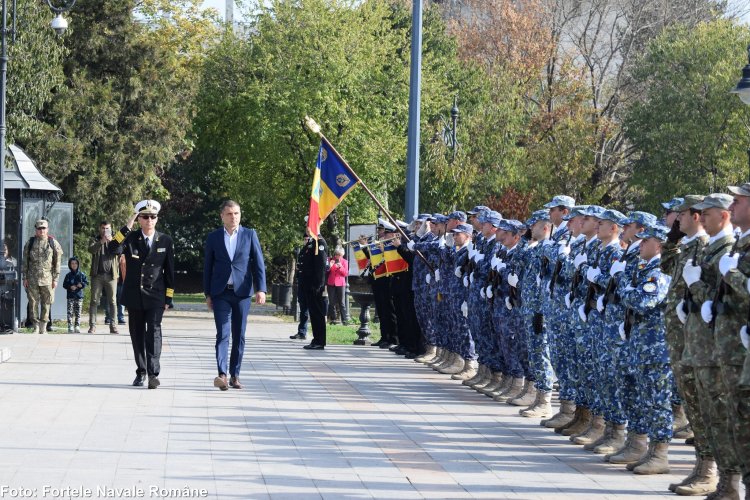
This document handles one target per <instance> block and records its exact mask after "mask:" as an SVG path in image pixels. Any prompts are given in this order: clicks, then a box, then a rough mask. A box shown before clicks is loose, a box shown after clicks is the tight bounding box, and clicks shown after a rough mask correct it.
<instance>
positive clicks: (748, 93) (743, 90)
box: [730, 46, 750, 106]
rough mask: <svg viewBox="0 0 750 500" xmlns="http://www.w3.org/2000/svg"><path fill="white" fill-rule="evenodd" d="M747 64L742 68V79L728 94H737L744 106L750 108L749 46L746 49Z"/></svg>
mask: <svg viewBox="0 0 750 500" xmlns="http://www.w3.org/2000/svg"><path fill="white" fill-rule="evenodd" d="M747 52H748V64H747V65H746V66H745V67H744V68H742V78H741V79H740V81H739V82H737V86H736V87H735V88H733V89H732V90H730V93H732V94H737V95H738V96H739V98H740V99H741V100H742V102H744V103H745V104H747V105H749V106H750V46H748V47H747Z"/></svg>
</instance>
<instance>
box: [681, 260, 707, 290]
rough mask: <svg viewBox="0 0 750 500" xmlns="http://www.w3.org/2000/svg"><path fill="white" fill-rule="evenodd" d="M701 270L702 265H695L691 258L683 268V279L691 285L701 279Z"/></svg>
mask: <svg viewBox="0 0 750 500" xmlns="http://www.w3.org/2000/svg"><path fill="white" fill-rule="evenodd" d="M701 271H702V270H701V266H696V265H693V259H690V260H689V261H687V262H686V263H685V267H683V268H682V279H684V280H685V283H687V286H690V285H692V284H693V283H695V282H697V281H698V280H700V279H701Z"/></svg>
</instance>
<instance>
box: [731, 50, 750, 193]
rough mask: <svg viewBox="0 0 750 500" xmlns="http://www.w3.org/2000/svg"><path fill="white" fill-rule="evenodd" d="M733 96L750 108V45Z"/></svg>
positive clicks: (748, 155) (749, 165)
mask: <svg viewBox="0 0 750 500" xmlns="http://www.w3.org/2000/svg"><path fill="white" fill-rule="evenodd" d="M731 93H732V94H737V96H738V97H739V98H740V99H741V100H742V102H744V103H745V104H747V105H748V106H750V45H748V46H747V64H746V65H745V67H744V68H742V78H740V81H739V82H737V86H736V87H734V88H733V89H732V90H731ZM747 165H748V179H747V180H748V181H750V148H748V149H747Z"/></svg>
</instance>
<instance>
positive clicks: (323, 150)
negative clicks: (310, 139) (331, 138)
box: [320, 148, 328, 161]
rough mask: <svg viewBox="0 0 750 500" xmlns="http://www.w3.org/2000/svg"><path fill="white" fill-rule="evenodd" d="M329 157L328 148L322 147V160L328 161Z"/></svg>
mask: <svg viewBox="0 0 750 500" xmlns="http://www.w3.org/2000/svg"><path fill="white" fill-rule="evenodd" d="M327 159H328V150H327V149H326V148H320V161H326V160H327Z"/></svg>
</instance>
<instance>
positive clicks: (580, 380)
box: [569, 236, 600, 409]
mask: <svg viewBox="0 0 750 500" xmlns="http://www.w3.org/2000/svg"><path fill="white" fill-rule="evenodd" d="M599 243H600V242H599V239H597V238H596V237H595V236H594V237H592V238H591V239H590V240H588V241H587V242H586V243H584V245H583V246H582V247H581V249H580V251H579V253H578V254H576V255H575V256H574V255H573V253H572V252H571V254H570V257H571V259H572V260H575V257H577V256H578V255H580V254H583V255H586V258H587V259H588V260H587V261H588V262H594V261H595V260H596V258H597V253H598V250H599ZM574 267H575V266H574ZM587 291H588V280H587V279H586V264H585V263H583V264H581V265H580V266H579V268H578V269H574V271H573V279H572V281H571V295H570V299H569V300H570V309H571V311H572V312H573V314H574V319H575V323H574V324H573V330H574V337H575V351H576V359H578V364H577V367H576V376H575V380H576V387H577V392H576V406H585V407H588V408H589V409H592V408H593V405H594V404H595V402H596V399H597V395H596V393H597V392H598V390H599V380H598V379H597V378H596V357H595V355H594V350H593V346H592V344H591V341H590V335H589V331H588V330H589V325H588V324H587V323H584V322H583V321H582V320H581V318H580V315H579V313H578V309H579V308H580V307H581V306H583V303H584V301H585V299H586V293H587Z"/></svg>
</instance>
